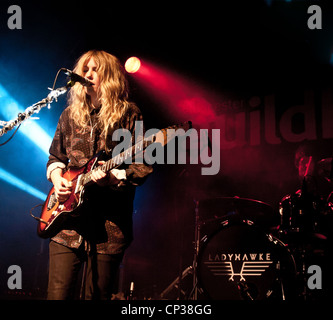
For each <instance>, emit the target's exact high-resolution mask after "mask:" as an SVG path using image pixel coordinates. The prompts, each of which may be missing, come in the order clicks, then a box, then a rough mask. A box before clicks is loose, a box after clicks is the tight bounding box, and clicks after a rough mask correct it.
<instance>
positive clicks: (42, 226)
mask: <svg viewBox="0 0 333 320" xmlns="http://www.w3.org/2000/svg"><path fill="white" fill-rule="evenodd" d="M97 159H98V156H97V157H95V158H93V159H92V160H90V161H89V162H88V163H87V164H86V165H85V166H84V167H82V168H78V169H69V170H68V171H66V172H65V173H64V175H63V177H64V178H65V179H67V180H68V181H72V185H73V187H72V192H71V194H70V196H69V198H68V199H67V200H66V201H65V202H63V203H59V201H57V200H56V198H55V192H54V187H52V188H51V190H50V192H49V193H48V196H47V198H46V201H45V203H44V206H43V209H42V213H41V216H40V219H39V223H38V226H37V233H38V235H39V236H40V237H41V238H51V237H53V236H55V235H56V234H57V233H58V232H59V231H61V229H62V227H63V225H64V223H65V222H66V220H68V219H69V218H70V217H75V216H77V215H79V209H80V206H81V204H82V203H83V194H84V190H85V187H84V186H83V185H82V184H81V183H80V178H81V177H82V176H84V174H85V173H87V172H89V171H91V170H92V168H93V167H94V165H95V164H96V163H97Z"/></svg>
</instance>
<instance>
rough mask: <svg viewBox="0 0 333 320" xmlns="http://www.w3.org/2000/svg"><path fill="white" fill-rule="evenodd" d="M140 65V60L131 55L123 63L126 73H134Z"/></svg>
mask: <svg viewBox="0 0 333 320" xmlns="http://www.w3.org/2000/svg"><path fill="white" fill-rule="evenodd" d="M140 67H141V61H140V59H138V58H137V57H131V58H129V59H127V61H126V63H125V70H126V71H127V72H128V73H135V72H137V71H139V69H140Z"/></svg>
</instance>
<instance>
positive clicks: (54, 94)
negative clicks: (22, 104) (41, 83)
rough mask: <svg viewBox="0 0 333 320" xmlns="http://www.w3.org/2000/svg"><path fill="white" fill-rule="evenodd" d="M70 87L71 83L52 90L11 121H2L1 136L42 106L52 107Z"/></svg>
mask: <svg viewBox="0 0 333 320" xmlns="http://www.w3.org/2000/svg"><path fill="white" fill-rule="evenodd" d="M69 87H70V84H67V85H66V86H64V87H61V88H58V89H55V90H51V92H50V93H49V94H48V96H47V97H46V98H45V99H43V100H41V101H39V102H37V103H35V104H33V105H32V106H30V107H28V108H27V109H26V110H25V111H24V112H20V113H19V114H18V115H17V118H16V119H14V120H10V121H0V126H2V128H1V129H0V137H1V136H3V135H4V134H5V133H7V132H8V131H10V130H12V129H13V128H14V127H16V126H18V125H21V123H22V122H23V121H25V120H27V119H29V118H30V117H31V116H32V115H33V114H35V113H38V112H39V111H40V110H41V109H42V108H44V107H46V106H48V108H50V105H51V103H52V102H53V101H54V100H55V101H57V99H58V97H59V96H60V95H62V94H64V93H66V92H67V89H68V88H69Z"/></svg>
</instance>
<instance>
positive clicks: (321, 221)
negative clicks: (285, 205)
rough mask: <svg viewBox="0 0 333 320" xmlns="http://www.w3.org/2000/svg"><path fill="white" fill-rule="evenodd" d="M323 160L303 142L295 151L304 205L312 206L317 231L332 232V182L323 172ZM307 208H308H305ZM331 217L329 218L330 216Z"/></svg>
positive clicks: (299, 194) (300, 193) (299, 191)
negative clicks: (319, 159)
mask: <svg viewBox="0 0 333 320" xmlns="http://www.w3.org/2000/svg"><path fill="white" fill-rule="evenodd" d="M321 163H322V161H318V158H317V157H316V155H315V152H314V150H313V148H311V147H310V146H309V145H307V144H303V145H301V146H300V147H298V149H297V150H296V152H295V166H296V168H297V170H298V178H299V182H300V186H301V188H300V189H299V190H298V191H297V192H296V194H295V195H296V196H299V197H301V196H302V198H303V199H305V200H306V201H305V202H304V203H303V204H304V205H307V206H311V207H312V208H311V209H313V210H312V212H313V213H314V214H315V215H316V217H315V219H316V223H317V224H318V228H317V231H320V232H322V233H325V234H327V233H331V232H332V231H331V230H330V229H332V228H333V226H329V225H327V222H328V221H327V219H328V220H331V218H330V216H332V215H333V205H332V206H330V202H329V201H330V200H329V198H332V199H333V197H332V196H331V197H330V194H331V192H332V184H331V181H330V179H329V175H328V174H327V173H326V175H325V174H324V173H323V170H322V165H321ZM305 209H307V208H305ZM328 217H329V218H328Z"/></svg>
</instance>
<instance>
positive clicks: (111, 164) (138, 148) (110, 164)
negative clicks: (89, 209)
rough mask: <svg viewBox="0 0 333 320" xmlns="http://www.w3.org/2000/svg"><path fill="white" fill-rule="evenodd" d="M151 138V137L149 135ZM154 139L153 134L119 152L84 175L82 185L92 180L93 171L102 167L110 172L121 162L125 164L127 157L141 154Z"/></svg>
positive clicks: (104, 170)
mask: <svg viewBox="0 0 333 320" xmlns="http://www.w3.org/2000/svg"><path fill="white" fill-rule="evenodd" d="M149 138H150V137H149ZM153 142H154V141H153V136H152V138H151V140H148V139H147V140H141V141H139V142H138V143H136V144H135V145H133V146H132V147H130V148H128V149H126V150H124V151H123V152H121V153H119V154H118V155H117V156H115V157H113V158H111V159H110V160H108V161H106V162H105V163H104V164H103V165H101V166H98V167H96V168H94V169H93V170H91V171H89V172H87V173H86V174H85V175H84V177H83V178H82V185H83V186H84V185H86V184H88V183H89V182H91V181H92V180H91V174H92V172H94V171H96V170H98V169H100V170H102V171H103V172H108V171H110V170H112V169H115V168H117V167H119V166H120V165H121V164H123V163H124V162H125V161H126V160H127V159H131V158H132V157H133V156H135V155H137V154H139V153H140V152H142V151H143V150H144V149H146V148H147V147H148V146H149V145H150V144H152V143H153Z"/></svg>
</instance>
